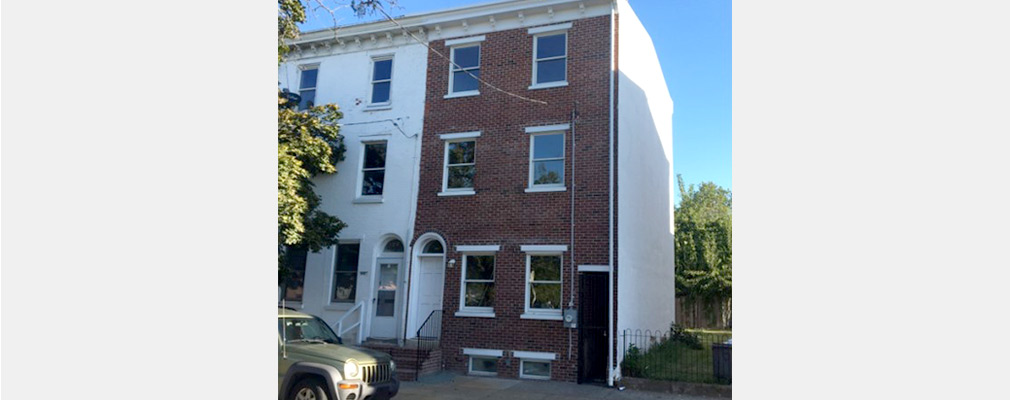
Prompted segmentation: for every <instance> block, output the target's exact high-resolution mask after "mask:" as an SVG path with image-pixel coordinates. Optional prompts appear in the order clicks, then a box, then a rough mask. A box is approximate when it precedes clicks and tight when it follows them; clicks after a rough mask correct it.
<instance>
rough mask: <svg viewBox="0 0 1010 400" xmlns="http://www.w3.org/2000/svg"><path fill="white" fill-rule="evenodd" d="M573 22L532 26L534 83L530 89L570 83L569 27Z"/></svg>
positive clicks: (530, 31)
mask: <svg viewBox="0 0 1010 400" xmlns="http://www.w3.org/2000/svg"><path fill="white" fill-rule="evenodd" d="M571 27H572V23H571V22H566V23H563V24H557V25H549V26H538V27H536V28H530V29H529V31H528V32H529V34H531V35H533V79H532V80H533V84H532V85H530V89H541V88H550V87H558V86H567V85H568V73H567V69H568V29H571Z"/></svg>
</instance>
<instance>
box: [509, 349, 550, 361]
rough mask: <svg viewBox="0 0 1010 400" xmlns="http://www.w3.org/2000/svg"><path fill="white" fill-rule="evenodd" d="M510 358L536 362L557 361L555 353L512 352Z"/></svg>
mask: <svg viewBox="0 0 1010 400" xmlns="http://www.w3.org/2000/svg"><path fill="white" fill-rule="evenodd" d="M512 357H515V358H521V359H524V360H537V361H552V360H557V359H558V355H557V354H556V353H542V352H539V351H513V352H512Z"/></svg>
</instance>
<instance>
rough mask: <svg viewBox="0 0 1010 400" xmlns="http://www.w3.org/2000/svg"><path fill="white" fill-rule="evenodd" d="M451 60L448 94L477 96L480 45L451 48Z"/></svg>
mask: <svg viewBox="0 0 1010 400" xmlns="http://www.w3.org/2000/svg"><path fill="white" fill-rule="evenodd" d="M451 59H452V62H451V63H450V64H449V75H450V76H449V94H450V95H453V94H456V95H465V94H477V93H478V86H479V84H478V81H477V78H478V77H480V44H471V45H465V46H456V47H453V48H452V54H451Z"/></svg>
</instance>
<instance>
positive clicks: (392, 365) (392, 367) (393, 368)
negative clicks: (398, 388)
mask: <svg viewBox="0 0 1010 400" xmlns="http://www.w3.org/2000/svg"><path fill="white" fill-rule="evenodd" d="M389 370H390V371H393V372H396V361H393V360H389Z"/></svg>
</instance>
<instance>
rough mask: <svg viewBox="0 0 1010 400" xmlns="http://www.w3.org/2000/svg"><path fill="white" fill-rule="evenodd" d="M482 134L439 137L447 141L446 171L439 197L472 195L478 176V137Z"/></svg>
mask: <svg viewBox="0 0 1010 400" xmlns="http://www.w3.org/2000/svg"><path fill="white" fill-rule="evenodd" d="M479 136H480V132H463V133H449V134H444V135H439V137H440V138H442V140H445V169H444V170H443V171H442V192H441V193H439V194H438V195H439V196H456V195H472V194H475V193H476V192H474V190H473V186H474V185H473V183H474V176H475V175H476V174H477V137H479Z"/></svg>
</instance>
